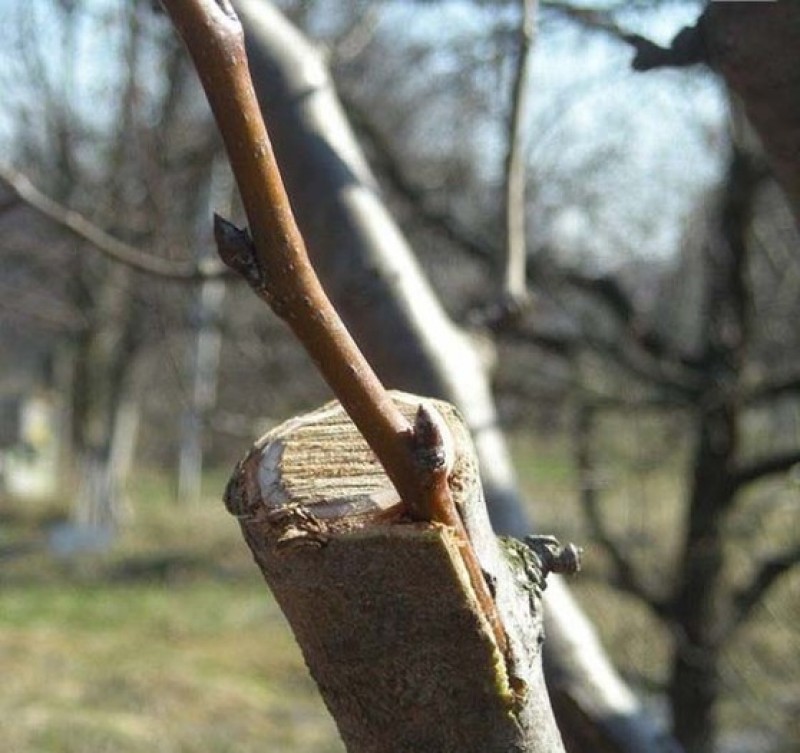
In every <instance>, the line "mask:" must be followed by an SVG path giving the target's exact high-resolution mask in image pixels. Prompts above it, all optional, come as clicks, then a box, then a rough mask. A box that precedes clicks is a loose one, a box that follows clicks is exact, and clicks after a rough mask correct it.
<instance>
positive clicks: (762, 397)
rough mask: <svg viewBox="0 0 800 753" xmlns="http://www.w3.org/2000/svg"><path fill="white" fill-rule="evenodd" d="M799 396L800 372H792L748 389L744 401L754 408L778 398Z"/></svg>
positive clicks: (745, 391) (744, 392)
mask: <svg viewBox="0 0 800 753" xmlns="http://www.w3.org/2000/svg"><path fill="white" fill-rule="evenodd" d="M798 394H800V372H797V371H791V372H788V373H786V374H784V375H782V376H779V377H774V378H770V379H765V380H764V381H762V382H760V383H758V384H755V385H753V386H752V387H750V388H746V389H745V390H744V391H743V395H742V400H743V402H744V403H745V404H746V405H748V406H754V405H758V404H759V403H766V402H769V401H770V400H775V399H776V398H781V397H790V396H792V395H798Z"/></svg>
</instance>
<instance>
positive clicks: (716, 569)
mask: <svg viewBox="0 0 800 753" xmlns="http://www.w3.org/2000/svg"><path fill="white" fill-rule="evenodd" d="M761 179H762V172H761V170H760V169H759V167H758V164H757V161H755V160H753V158H752V156H751V155H749V154H747V153H746V152H745V151H744V150H743V149H742V148H740V147H738V146H736V145H734V146H733V147H732V151H731V156H730V161H729V166H728V174H727V178H726V181H725V184H724V186H723V188H722V191H721V196H720V199H719V209H718V218H717V220H716V222H717V225H718V227H717V229H716V231H715V232H714V233H713V235H712V237H711V238H709V239H708V241H707V243H706V248H705V249H704V252H705V262H706V268H705V269H704V270H703V275H704V281H705V291H704V296H705V306H706V310H705V312H704V317H703V321H704V325H705V326H704V333H703V338H704V345H703V347H704V355H703V362H704V364H705V379H706V382H707V386H706V390H705V393H704V397H705V399H704V400H701V401H700V403H699V405H698V407H697V408H696V418H695V421H696V439H695V449H694V456H693V460H692V463H693V466H692V485H691V491H690V494H689V500H688V504H687V512H686V524H685V533H684V541H683V546H682V551H681V556H680V558H679V561H678V562H679V573H678V584H677V589H676V592H675V596H674V599H673V602H672V605H671V609H670V612H671V617H672V618H673V619H674V622H675V626H676V629H677V631H678V632H677V637H676V645H675V651H674V655H673V664H672V673H671V678H670V684H669V697H670V703H671V707H672V715H673V730H674V733H675V736H676V737H677V738H678V740H679V741H680V742H681V744H682V745H683V746H684V747H685V749H686V751H687V753H710V751H712V750H713V749H714V746H715V743H716V737H717V719H716V710H717V707H718V701H719V696H720V693H721V690H722V688H721V684H720V678H719V661H720V652H721V648H722V645H721V644H722V640H723V635H724V632H725V631H724V630H723V627H724V623H723V619H724V614H723V607H724V606H729V600H730V598H731V594H730V593H726V591H725V583H724V573H725V566H726V561H725V551H724V532H723V525H724V521H725V516H726V513H727V512H728V511H729V510H730V508H731V506H732V505H733V504H734V501H735V497H736V492H737V483H736V475H735V472H736V468H737V452H738V444H739V424H740V421H741V405H740V403H739V400H738V397H737V394H738V385H739V384H740V382H741V379H742V373H743V369H744V356H745V352H746V348H747V345H748V338H749V334H750V315H751V301H750V290H749V287H748V253H749V248H748V238H747V235H748V231H749V228H750V222H751V218H752V212H753V207H754V203H755V196H756V190H757V188H758V186H759V185H760V183H761ZM726 602H728V603H727V604H726Z"/></svg>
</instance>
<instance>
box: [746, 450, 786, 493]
mask: <svg viewBox="0 0 800 753" xmlns="http://www.w3.org/2000/svg"><path fill="white" fill-rule="evenodd" d="M798 464H800V450H792V451H791V452H786V453H782V454H778V455H773V456H771V457H768V458H763V459H762V460H755V461H753V462H752V463H749V464H744V465H742V466H741V467H740V468H739V469H737V470H736V471H735V472H734V473H733V483H734V484H735V485H736V486H737V487H742V486H746V485H747V484H752V483H754V482H755V481H761V480H762V479H765V478H767V477H768V476H775V475H777V474H779V473H786V472H787V471H789V470H791V469H792V468H793V467H794V466H796V465H798Z"/></svg>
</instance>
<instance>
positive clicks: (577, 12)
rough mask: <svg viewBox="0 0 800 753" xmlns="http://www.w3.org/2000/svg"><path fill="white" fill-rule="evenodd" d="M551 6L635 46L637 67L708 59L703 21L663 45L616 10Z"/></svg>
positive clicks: (677, 65)
mask: <svg viewBox="0 0 800 753" xmlns="http://www.w3.org/2000/svg"><path fill="white" fill-rule="evenodd" d="M546 5H547V7H548V8H550V9H552V10H554V11H556V12H558V13H559V14H561V15H563V16H564V17H566V18H569V19H570V20H572V21H577V22H578V23H579V24H580V25H581V26H584V27H585V28H587V29H592V30H594V31H601V32H605V33H606V34H608V35H609V36H611V37H613V38H614V39H618V40H619V41H621V42H625V43H626V44H628V45H630V46H631V47H633V49H634V50H635V53H636V54H635V56H634V58H633V62H632V63H631V66H632V67H633V69H634V70H636V71H649V70H653V69H654V68H682V67H686V66H690V65H697V64H699V63H705V62H707V59H706V49H705V44H704V42H703V35H702V32H701V29H700V25H699V24H697V25H695V26H690V27H686V28H685V29H682V30H681V31H680V32H678V34H677V35H676V36H675V38H674V39H673V40H672V43H671V44H670V46H669V47H662V46H661V45H658V44H656V43H655V42H653V41H651V40H649V39H646V38H645V37H643V36H640V35H639V34H634V33H632V32H630V31H628V30H626V29H625V28H623V27H622V26H620V25H619V24H618V23H617V21H616V19H615V18H614V16H613V14H612V13H609V12H608V11H601V10H595V9H592V8H576V7H574V6H572V5H568V4H566V3H561V2H553V1H552V0H551V1H550V2H547V3H546Z"/></svg>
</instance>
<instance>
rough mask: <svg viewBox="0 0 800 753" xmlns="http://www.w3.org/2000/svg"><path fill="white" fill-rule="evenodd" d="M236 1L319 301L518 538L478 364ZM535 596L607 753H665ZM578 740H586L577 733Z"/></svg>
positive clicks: (325, 113)
mask: <svg viewBox="0 0 800 753" xmlns="http://www.w3.org/2000/svg"><path fill="white" fill-rule="evenodd" d="M235 6H236V9H237V12H238V13H239V16H240V18H241V20H242V23H243V25H244V27H245V34H246V37H247V45H248V56H249V59H250V67H251V71H252V73H253V79H254V81H255V84H256V89H257V94H258V97H259V100H260V101H261V102H262V104H263V107H264V110H265V111H266V112H267V113H268V123H267V125H268V128H269V131H270V134H271V138H272V143H273V147H274V149H275V153H276V156H277V159H278V162H279V164H280V167H281V173H282V175H283V179H284V183H285V185H286V188H287V191H288V193H289V197H290V200H291V203H292V208H293V210H294V213H295V215H296V217H297V220H298V223H299V225H300V228H301V230H302V232H303V235H304V238H305V241H306V245H307V247H308V251H309V254H310V255H311V258H312V261H313V263H314V266H315V269H316V270H317V272H318V274H319V275H320V277H321V279H322V281H323V284H324V286H325V289H326V291H327V293H328V295H329V296H330V297H331V299H332V300H333V302H334V305H335V306H336V308H337V310H338V311H339V312H340V314H341V315H342V318H343V319H344V320H345V323H346V324H347V326H348V328H349V329H350V331H351V333H352V334H353V336H354V338H355V340H356V341H357V342H358V344H359V346H360V347H361V349H362V350H363V351H364V353H365V354H366V355H367V358H368V359H369V361H370V363H371V364H372V365H373V366H374V367H375V369H376V370H377V372H378V374H379V376H380V377H381V379H382V380H383V381H384V383H385V384H387V385H389V386H394V387H399V388H402V389H405V390H409V391H412V392H417V393H420V394H425V395H431V396H435V397H441V398H443V399H446V400H447V401H448V402H450V403H452V404H454V405H455V406H456V407H457V408H458V409H459V411H460V412H461V414H462V415H463V416H464V419H465V421H466V423H467V425H468V427H469V429H470V432H471V433H472V437H473V440H474V443H475V447H476V452H477V456H478V460H479V463H480V466H481V476H482V481H483V488H484V493H485V495H486V499H487V503H488V505H489V508H490V513H491V516H492V522H493V525H494V528H495V530H496V531H498V532H499V533H509V534H512V535H516V536H518V537H519V536H524V535H526V534H527V533H529V532H530V530H531V525H530V522H529V520H528V518H527V515H526V513H525V511H524V509H523V505H522V501H521V498H520V495H519V491H518V488H517V483H516V478H515V474H514V471H513V468H512V465H511V462H510V456H509V453H508V449H507V446H506V444H505V441H504V438H503V435H502V432H501V431H500V429H499V426H498V421H497V415H496V412H495V408H494V403H493V400H492V397H491V392H490V389H489V384H488V381H487V378H486V375H485V373H484V370H483V367H482V366H481V363H480V360H479V358H478V356H477V354H476V352H475V351H474V349H473V348H472V346H471V344H470V343H469V341H468V339H467V338H466V337H465V336H464V334H463V333H461V332H460V331H459V330H458V329H457V328H455V327H454V326H453V324H452V322H451V321H450V320H449V319H448V318H447V316H446V314H445V313H444V311H443V310H442V307H441V305H440V304H439V302H438V301H437V299H436V297H435V295H434V293H433V291H432V290H431V288H430V286H429V284H428V282H427V281H426V280H425V278H424V277H423V275H422V273H421V271H420V269H419V266H418V264H417V263H416V260H415V259H414V257H413V254H412V252H411V250H410V248H409V246H408V244H407V243H406V241H405V239H404V238H403V236H402V235H401V233H400V231H399V229H398V228H397V226H396V224H395V223H394V222H393V220H392V219H391V217H390V216H389V214H388V212H387V210H386V208H385V206H384V205H383V203H382V201H381V198H380V195H379V193H378V188H377V185H376V182H375V179H374V177H373V176H372V174H371V172H370V170H369V168H368V166H367V164H366V162H365V160H364V158H363V155H362V154H361V152H360V150H359V148H358V146H357V144H356V141H355V139H354V137H353V135H352V132H351V131H350V128H349V126H348V125H347V122H346V119H345V117H344V115H343V113H342V109H341V106H340V104H339V102H338V100H337V99H336V96H335V94H334V92H333V85H332V83H331V81H330V78H329V76H328V73H327V71H326V69H325V66H324V65H323V63H322V61H321V60H320V57H319V55H318V54H317V52H316V51H315V50H314V49H313V48H312V47H311V46H310V45H309V44H308V43H307V42H306V41H305V40H304V39H303V38H302V37H300V35H299V34H298V33H297V32H296V31H295V30H294V29H293V28H292V27H291V26H290V25H289V24H288V23H287V22H286V20H285V19H284V18H283V17H282V16H281V15H280V14H279V13H278V12H277V11H276V10H275V9H274V8H273V7H272V6H271V5H269V4H264V3H260V2H257V0H235ZM545 602H546V608H547V611H546V615H545V620H546V629H547V633H548V636H549V639H548V643H547V648H546V652H547V656H546V659H547V663H548V669H549V670H550V676H551V677H553V678H557V679H555V681H556V682H557V683H558V685H559V687H560V688H561V695H562V696H563V695H568V696H570V697H571V699H572V702H571V703H572V705H575V704H577V705H578V706H580V708H581V709H582V711H583V713H584V714H585V717H586V718H587V719H591V720H592V723H593V724H594V725H596V727H597V731H598V734H601V735H604V736H606V737H607V739H608V740H609V741H610V743H609V744H610V745H612V746H615V749H616V750H618V751H628V752H629V753H643V752H644V751H665V750H669V749H670V745H669V741H668V740H666V739H665V738H663V737H662V735H661V733H660V731H659V730H658V729H657V728H656V726H655V725H654V724H653V723H652V721H651V720H650V719H649V718H648V717H646V716H645V715H644V714H643V712H642V710H641V708H640V707H639V705H638V703H637V701H636V699H635V698H634V696H633V695H632V693H631V692H630V691H629V690H628V689H627V687H626V686H625V685H624V683H622V681H621V680H620V678H619V676H618V675H617V674H616V672H615V671H614V669H613V667H612V666H611V664H610V663H609V661H608V657H607V655H606V654H605V652H604V650H603V648H602V646H601V645H600V643H599V641H598V638H597V635H596V633H595V631H594V629H593V628H592V626H591V624H590V623H589V621H588V620H587V619H586V617H585V615H584V614H583V613H582V612H581V610H580V609H579V607H578V606H577V604H576V603H575V601H574V599H573V598H572V597H571V595H570V593H569V591H568V590H567V588H566V587H565V586H564V584H563V583H562V582H561V579H559V578H554V579H553V581H552V582H551V584H550V586H549V587H548V589H547V592H546V594H545ZM551 648H554V650H551ZM556 711H557V713H558V709H557V710H556ZM570 718H572V715H571V714H568V715H566V716H565V717H564V719H565V720H566V721H567V722H568V721H569V719H570ZM576 735H577V737H578V740H579V741H581V740H582V741H583V743H582V744H583V745H584V746H589V745H591V744H592V742H591V739H589V738H585V737H583V736H582V734H581V732H580V730H577V729H576Z"/></svg>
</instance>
